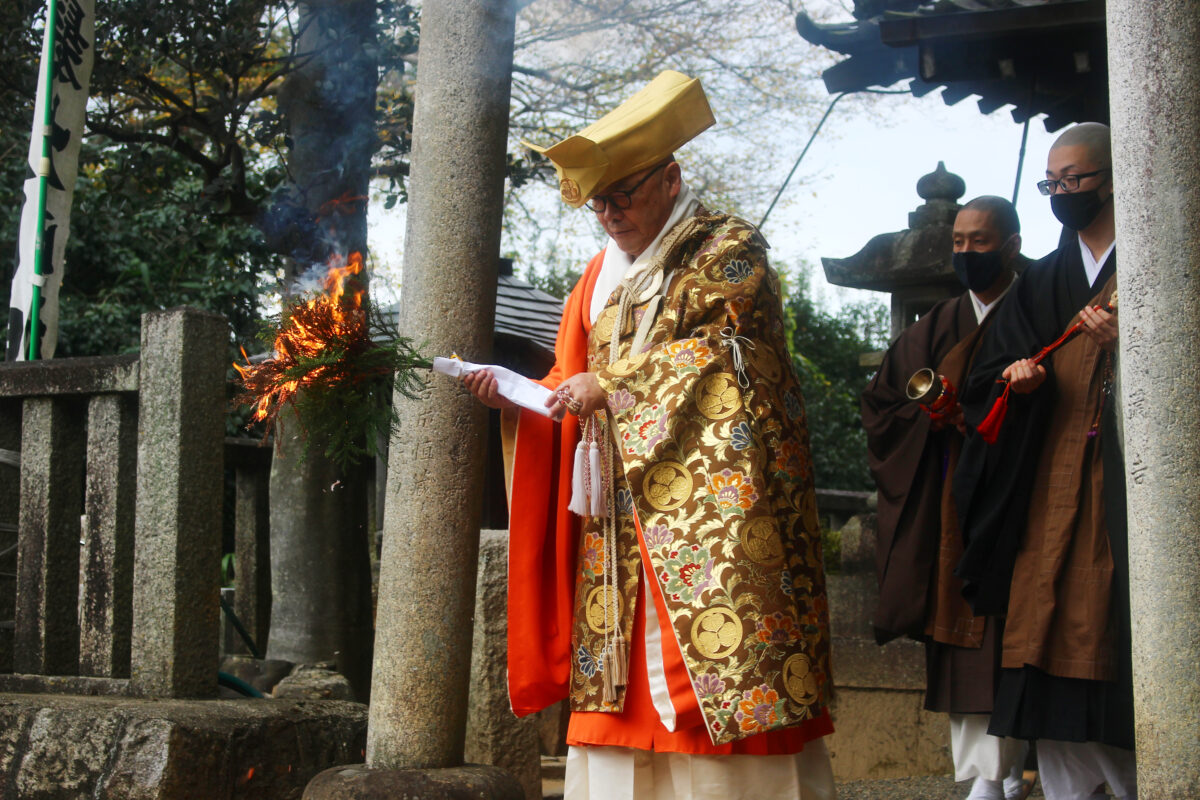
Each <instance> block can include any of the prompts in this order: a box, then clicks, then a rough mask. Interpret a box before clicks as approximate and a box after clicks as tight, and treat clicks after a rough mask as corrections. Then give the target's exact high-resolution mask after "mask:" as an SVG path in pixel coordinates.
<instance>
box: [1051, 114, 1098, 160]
mask: <svg viewBox="0 0 1200 800" xmlns="http://www.w3.org/2000/svg"><path fill="white" fill-rule="evenodd" d="M1060 147H1082V148H1084V149H1085V150H1086V151H1087V153H1088V155H1089V156H1091V158H1092V160H1093V161H1094V162H1095V163H1096V164H1099V165H1102V166H1106V165H1111V164H1112V142H1111V140H1110V137H1109V132H1108V126H1107V125H1103V124H1101V123H1099V122H1081V123H1079V124H1078V125H1076V126H1075V127H1073V128H1068V129H1067V130H1066V131H1065V132H1064V133H1063V134H1062V136H1059V137H1058V138H1057V139H1055V140H1054V144H1052V145H1051V146H1050V150H1051V151H1054V150H1057V149H1059V148H1060Z"/></svg>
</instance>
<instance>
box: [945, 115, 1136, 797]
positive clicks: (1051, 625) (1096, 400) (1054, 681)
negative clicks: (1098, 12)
mask: <svg viewBox="0 0 1200 800" xmlns="http://www.w3.org/2000/svg"><path fill="white" fill-rule="evenodd" d="M1038 188H1039V189H1040V190H1041V192H1042V193H1043V194H1045V195H1048V196H1049V197H1050V208H1051V210H1052V211H1053V213H1054V215H1055V217H1057V218H1058V220H1059V222H1061V223H1062V224H1063V225H1064V227H1066V228H1067V229H1068V230H1069V231H1071V232H1072V235H1071V236H1069V238H1065V239H1064V241H1063V243H1062V245H1061V246H1060V247H1059V248H1058V250H1056V251H1054V252H1053V253H1051V254H1050V255H1048V256H1046V257H1045V258H1043V259H1042V260H1041V261H1038V262H1037V263H1035V264H1033V265H1032V266H1031V267H1030V268H1029V269H1028V270H1026V271H1025V273H1024V274H1023V275H1022V276H1021V279H1020V281H1019V282H1018V283H1017V285H1016V287H1015V288H1014V289H1013V291H1012V292H1010V293H1009V296H1008V298H1007V299H1006V300H1005V301H1004V304H1003V305H1002V306H1001V308H1000V309H999V310H998V311H997V312H996V316H995V319H994V320H993V322H992V324H991V326H990V327H989V329H988V332H987V335H986V336H985V337H984V341H983V343H982V345H981V348H980V352H979V355H978V357H977V358H976V360H975V367H974V368H973V369H972V371H971V375H970V378H969V379H968V381H967V383H966V386H965V388H964V390H963V392H962V395H961V399H962V404H963V407H964V410H965V413H966V417H967V421H968V422H969V423H971V424H979V423H980V422H981V421H982V420H983V419H985V415H986V414H987V413H988V411H989V409H991V408H992V405H993V403H994V401H995V400H996V398H997V396H998V395H999V393H1000V391H1001V388H1002V385H1001V384H1000V383H999V382H998V379H1001V378H1003V379H1006V380H1007V381H1009V382H1010V383H1011V395H1010V397H1009V406H1008V411H1007V415H1006V416H1005V418H1004V422H1003V426H1002V427H1001V428H1000V429H999V437H998V439H997V440H996V441H995V443H994V444H992V445H988V444H986V443H985V442H984V441H983V438H982V436H980V435H977V434H972V435H970V436H968V438H967V440H966V442H965V443H964V445H963V452H962V456H961V457H960V459H959V463H958V466H957V469H956V470H955V474H954V496H955V500H956V504H957V508H958V513H959V517H960V520H961V527H962V531H963V538H964V541H965V542H966V548H965V552H964V554H963V558H962V561H961V562H960V564H959V566H958V570H957V573H958V574H959V575H960V576H961V577H962V578H963V580H964V593H965V595H966V596H967V598H968V599H969V600H970V601H971V603H972V605H973V607H974V610H975V612H976V613H978V614H1006V615H1007V616H1006V620H1005V627H1004V643H1003V654H1002V667H1003V669H1002V670H1001V676H1000V681H999V684H998V687H997V692H996V701H995V706H994V710H993V712H992V719H991V726H990V729H989V730H990V732H991V733H993V734H995V735H997V736H1015V737H1019V738H1022V739H1030V740H1034V739H1036V740H1037V751H1038V765H1039V770H1040V774H1041V780H1042V786H1043V788H1044V790H1045V792H1046V797H1048V798H1050V799H1051V800H1063V799H1070V800H1074V799H1075V798H1086V797H1091V796H1093V792H1095V791H1096V790H1097V787H1101V786H1102V785H1103V784H1104V783H1107V784H1108V786H1109V788H1110V789H1111V790H1112V792H1113V794H1115V795H1117V796H1118V797H1135V796H1136V793H1137V790H1136V786H1135V779H1136V775H1135V767H1134V757H1133V744H1134V741H1133V684H1132V666H1131V652H1130V624H1129V571H1128V560H1127V555H1126V553H1127V548H1126V531H1127V527H1126V521H1125V468H1124V457H1123V454H1122V442H1121V435H1120V428H1119V427H1118V425H1117V416H1116V402H1115V393H1114V389H1113V385H1114V384H1113V380H1114V376H1115V374H1116V365H1115V363H1114V359H1115V356H1116V350H1115V346H1116V342H1117V325H1116V316H1115V314H1110V313H1109V312H1108V311H1106V310H1104V308H1103V307H1104V306H1105V305H1106V304H1107V303H1108V302H1109V300H1110V299H1111V298H1112V295H1113V292H1114V290H1115V287H1116V269H1117V263H1116V254H1115V251H1114V249H1115V238H1116V230H1115V223H1114V213H1113V196H1114V195H1113V182H1112V154H1111V150H1110V146H1109V133H1108V128H1107V127H1105V126H1104V125H1101V124H1099V123H1083V124H1080V125H1077V126H1075V127H1073V128H1071V129H1069V130H1067V131H1066V132H1065V133H1063V134H1062V136H1060V137H1059V138H1058V139H1057V140H1056V141H1055V142H1054V144H1053V145H1052V147H1051V149H1050V154H1049V157H1048V158H1047V165H1046V179H1045V180H1043V181H1041V182H1040V183H1038ZM1078 321H1082V323H1083V328H1082V335H1079V336H1076V337H1074V338H1073V339H1070V340H1069V341H1067V343H1066V344H1064V345H1062V346H1061V347H1059V348H1058V349H1056V350H1054V351H1053V354H1052V355H1051V356H1050V357H1049V358H1047V359H1045V360H1044V361H1042V362H1041V364H1034V363H1033V362H1032V360H1030V357H1031V356H1033V355H1035V354H1036V353H1037V352H1038V351H1040V350H1041V349H1042V348H1044V347H1046V346H1047V345H1049V344H1051V343H1052V342H1054V341H1055V340H1056V339H1057V338H1058V337H1059V336H1060V335H1061V334H1063V332H1064V331H1066V330H1067V329H1068V328H1070V327H1071V326H1073V325H1074V324H1075V323H1076V322H1078ZM1096 796H1099V797H1103V796H1105V795H1104V794H1103V793H1100V794H1098V795H1096Z"/></svg>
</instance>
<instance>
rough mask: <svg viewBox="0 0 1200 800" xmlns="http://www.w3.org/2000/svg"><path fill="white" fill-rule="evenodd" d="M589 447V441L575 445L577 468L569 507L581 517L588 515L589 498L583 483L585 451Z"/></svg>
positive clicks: (572, 476)
mask: <svg viewBox="0 0 1200 800" xmlns="http://www.w3.org/2000/svg"><path fill="white" fill-rule="evenodd" d="M586 448H587V442H585V441H581V442H580V443H579V444H577V445H576V446H575V469H574V471H573V472H572V473H571V504H570V505H569V506H567V509H568V510H570V511H574V512H575V513H576V514H578V515H579V516H581V517H584V516H587V513H588V499H587V491H586V490H585V489H584V483H583V469H584V467H583V459H584V456H583V452H584V450H585V449H586Z"/></svg>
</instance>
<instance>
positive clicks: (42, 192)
mask: <svg viewBox="0 0 1200 800" xmlns="http://www.w3.org/2000/svg"><path fill="white" fill-rule="evenodd" d="M57 27H58V0H50V6H49V9H48V10H47V12H46V41H47V44H46V73H45V76H44V79H45V81H46V91H45V95H44V100H45V106H44V107H43V109H42V158H41V161H39V162H38V170H37V176H38V213H37V227H36V229H35V236H34V240H33V242H34V244H33V307H32V308H31V309H30V310H29V360H30V361H36V360H37V357H38V350H39V348H38V307H39V306H40V305H41V304H42V283H43V279H42V274H43V273H42V257H43V254H42V251H43V250H44V249H45V242H46V187H47V184H48V183H49V179H50V137H51V136H52V135H53V133H54V33H55V28H57ZM35 113H36V112H35Z"/></svg>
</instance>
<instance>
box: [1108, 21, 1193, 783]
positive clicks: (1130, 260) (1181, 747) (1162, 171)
mask: <svg viewBox="0 0 1200 800" xmlns="http://www.w3.org/2000/svg"><path fill="white" fill-rule="evenodd" d="M1107 16H1108V47H1109V75H1110V86H1109V96H1110V102H1111V105H1112V122H1113V171H1114V181H1115V183H1116V216H1117V249H1118V251H1119V252H1118V259H1119V270H1118V273H1117V288H1118V292H1119V295H1120V313H1119V318H1120V330H1121V341H1120V381H1121V386H1122V392H1121V396H1122V399H1123V402H1124V415H1123V417H1124V425H1125V437H1124V439H1125V474H1126V481H1127V486H1128V498H1129V569H1130V605H1131V613H1132V621H1133V652H1134V659H1133V678H1134V704H1135V718H1136V735H1137V759H1138V795H1139V796H1140V797H1143V798H1166V797H1172V798H1174V797H1197V796H1200V772H1198V771H1197V770H1196V765H1197V764H1200V727H1197V725H1196V718H1197V716H1200V682H1197V680H1196V668H1195V665H1196V662H1197V661H1200V573H1197V571H1196V564H1197V563H1200V535H1197V532H1196V531H1197V529H1198V528H1200V485H1198V483H1197V476H1198V475H1200V448H1198V447H1197V446H1196V440H1197V439H1198V438H1200V414H1198V412H1197V409H1198V408H1200V303H1197V300H1196V298H1197V297H1200V236H1198V235H1197V233H1196V219H1198V218H1200V192H1197V190H1196V176H1197V174H1200V136H1198V135H1197V133H1196V130H1197V126H1198V125H1200V15H1197V13H1196V5H1195V3H1194V2H1192V0H1158V1H1157V2H1154V3H1145V2H1141V0H1109V3H1108V13H1107Z"/></svg>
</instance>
